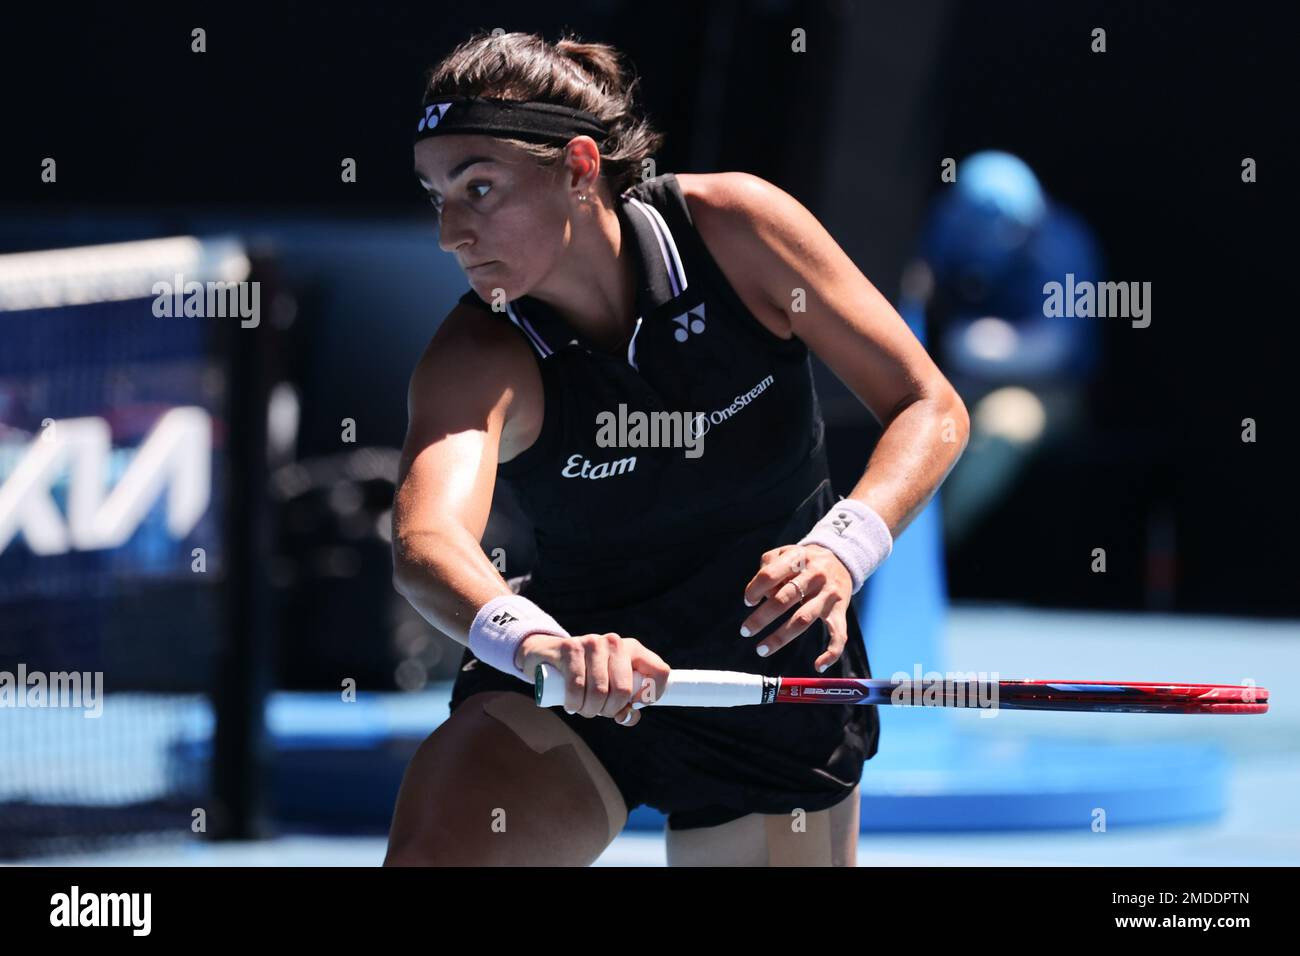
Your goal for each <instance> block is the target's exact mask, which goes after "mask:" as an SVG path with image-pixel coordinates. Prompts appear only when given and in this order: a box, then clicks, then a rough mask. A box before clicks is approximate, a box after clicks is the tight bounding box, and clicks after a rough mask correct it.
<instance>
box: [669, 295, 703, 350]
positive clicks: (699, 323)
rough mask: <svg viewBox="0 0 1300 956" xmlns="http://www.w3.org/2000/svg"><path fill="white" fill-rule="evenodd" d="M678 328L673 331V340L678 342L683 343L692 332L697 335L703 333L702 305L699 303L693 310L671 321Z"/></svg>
mask: <svg viewBox="0 0 1300 956" xmlns="http://www.w3.org/2000/svg"><path fill="white" fill-rule="evenodd" d="M673 322H675V323H676V324H677V325H678V328H676V329H674V330H673V338H675V339H676V340H677V341H678V342H685V341H686V340H687V339H688V338H690V337H691V333H692V332H694V333H695V334H696V335H699V334H700V333H701V332H703V331H704V303H703V302H701V303H700V304H699V305H697V306H696V307H695V308H693V309H691V310H690V311H688V312H683V313H682V314H681V315H679V316H677V317H676V318H674V319H673Z"/></svg>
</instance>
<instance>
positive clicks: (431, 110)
mask: <svg viewBox="0 0 1300 956" xmlns="http://www.w3.org/2000/svg"><path fill="white" fill-rule="evenodd" d="M450 108H451V104H450V103H431V104H429V105H428V106H426V107H425V108H424V116H423V117H422V118H421V119H420V124H419V125H418V126H416V127H415V131H416V132H417V133H423V132H424V131H425V130H431V129H433V128H434V127H436V126H437V125H438V122H439V121H440V120H441V119H442V118H443V116H444V115H445V114H446V112H447V110H448V109H450Z"/></svg>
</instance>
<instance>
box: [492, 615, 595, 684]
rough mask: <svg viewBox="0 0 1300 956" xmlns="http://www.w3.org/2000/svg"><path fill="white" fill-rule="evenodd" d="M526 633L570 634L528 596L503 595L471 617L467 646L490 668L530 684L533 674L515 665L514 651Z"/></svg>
mask: <svg viewBox="0 0 1300 956" xmlns="http://www.w3.org/2000/svg"><path fill="white" fill-rule="evenodd" d="M529 634H554V635H555V636H556V637H569V636H571V635H570V634H569V632H568V631H566V630H565V629H564V628H562V627H560V625H559V623H558V622H557V621H556V620H555V618H553V617H551V615H549V614H547V613H546V612H545V611H543V610H542V609H541V608H540V607H538V606H537V605H536V604H534V603H533V602H532V601H530V600H528V598H526V597H521V596H520V595H518V594H503V595H501V596H500V597H494V598H493V599H492V600H490V601H488V602H487V603H486V604H484V605H483V606H482V607H481V608H479V612H478V614H476V615H475V616H474V623H473V624H471V625H470V628H469V649H470V652H471V653H473V655H474V656H475V657H477V658H478V659H479V660H481V661H482V662H483V663H484V664H487V665H488V666H489V667H495V668H496V669H497V670H499V671H504V672H505V673H507V674H513V675H514V676H515V677H518V678H519V679H520V680H521V681H525V682H526V683H529V684H531V683H532V682H533V678H532V676H531V675H528V674H525V673H524V672H523V671H521V670H520V669H519V668H518V667H516V666H515V651H517V650H518V649H519V645H520V644H521V643H522V642H523V639H524V638H525V637H527V636H528V635H529Z"/></svg>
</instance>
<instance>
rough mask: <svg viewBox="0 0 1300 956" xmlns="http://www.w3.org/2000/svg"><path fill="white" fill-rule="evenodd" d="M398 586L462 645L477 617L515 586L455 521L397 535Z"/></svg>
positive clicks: (395, 563)
mask: <svg viewBox="0 0 1300 956" xmlns="http://www.w3.org/2000/svg"><path fill="white" fill-rule="evenodd" d="M393 585H394V586H395V587H396V588H397V590H398V592H399V593H401V594H402V596H403V597H405V598H406V599H407V600H408V601H410V602H411V606H412V607H413V608H415V609H416V610H417V611H418V612H419V613H420V616H421V617H423V618H424V619H425V620H426V621H428V622H429V623H430V624H432V625H433V626H434V627H436V628H438V630H440V631H442V632H443V633H444V634H446V635H448V636H449V637H451V638H452V639H453V640H455V641H457V642H458V643H460V644H468V643H469V629H470V625H471V624H473V623H474V616H475V615H476V614H477V613H478V610H479V608H481V607H482V606H483V605H484V604H486V603H487V602H488V601H490V600H492V599H493V598H495V597H499V596H500V595H503V594H510V593H511V591H510V586H509V585H508V584H506V582H505V579H504V578H503V577H502V576H501V574H500V572H498V571H497V569H496V568H495V567H493V565H492V562H491V561H489V560H488V557H487V555H486V554H484V553H483V548H482V547H481V546H480V545H479V542H478V541H477V540H475V538H474V536H473V535H471V534H470V533H469V532H468V531H466V530H465V529H464V528H463V527H461V526H459V525H457V524H455V523H454V522H453V523H451V524H448V525H447V526H446V527H444V528H443V529H441V530H438V531H421V532H408V533H405V534H400V535H399V534H398V533H396V531H395V532H394V535H393Z"/></svg>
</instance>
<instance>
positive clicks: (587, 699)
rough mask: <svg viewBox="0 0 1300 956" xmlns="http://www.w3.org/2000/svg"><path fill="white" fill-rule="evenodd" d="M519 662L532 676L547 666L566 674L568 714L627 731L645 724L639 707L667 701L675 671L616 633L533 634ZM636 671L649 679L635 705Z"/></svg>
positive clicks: (522, 648)
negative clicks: (602, 720)
mask: <svg viewBox="0 0 1300 956" xmlns="http://www.w3.org/2000/svg"><path fill="white" fill-rule="evenodd" d="M515 662H516V663H517V664H519V669H520V670H522V671H523V672H524V673H525V674H529V675H531V674H532V673H533V671H534V670H535V669H536V667H537V665H538V664H547V665H549V666H551V667H553V668H555V669H556V670H557V671H559V672H560V673H561V674H563V675H564V709H565V711H566V712H568V713H570V714H581V715H582V716H583V717H610V718H612V719H613V720H614V721H615V722H616V723H618V724H620V725H621V726H623V727H635V726H636V725H637V723H639V722H640V720H641V714H640V712H639V710H636V709H634V708H633V707H632V705H633V704H634V703H641V704H649V703H654V701H656V700H658V699H659V698H660V697H662V696H663V692H664V689H665V688H666V687H667V682H668V674H669V672H670V671H671V668H670V667H669V666H668V665H667V664H665V663H664V660H663V658H662V657H660V656H659V655H658V654H656V653H655V652H654V651H652V650H650V649H649V648H647V647H646V646H645V645H643V644H642V643H641V642H640V641H638V640H636V639H635V638H631V637H619V636H618V635H617V634H614V633H612V632H611V633H605V634H580V635H576V636H573V637H557V636H556V635H554V634H540V633H538V634H529V635H528V636H527V637H525V638H524V639H523V641H522V642H521V643H520V645H519V650H518V651H517V652H516V653H515ZM634 672H635V673H636V674H640V675H641V676H642V677H643V678H644V684H643V685H642V688H641V693H640V694H639V695H638V696H637V698H636V699H635V700H634V699H633V697H632V691H633V688H634V686H635V685H634Z"/></svg>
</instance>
